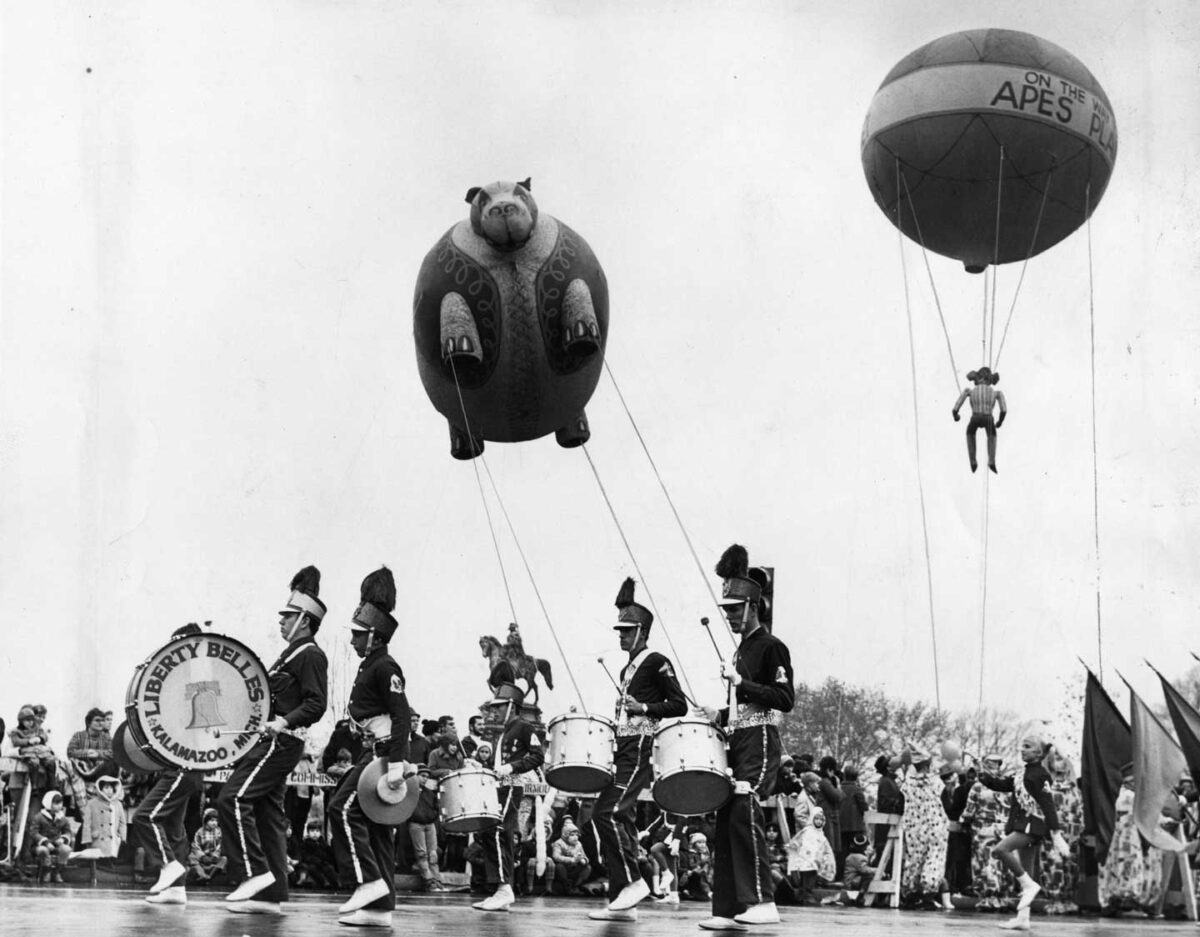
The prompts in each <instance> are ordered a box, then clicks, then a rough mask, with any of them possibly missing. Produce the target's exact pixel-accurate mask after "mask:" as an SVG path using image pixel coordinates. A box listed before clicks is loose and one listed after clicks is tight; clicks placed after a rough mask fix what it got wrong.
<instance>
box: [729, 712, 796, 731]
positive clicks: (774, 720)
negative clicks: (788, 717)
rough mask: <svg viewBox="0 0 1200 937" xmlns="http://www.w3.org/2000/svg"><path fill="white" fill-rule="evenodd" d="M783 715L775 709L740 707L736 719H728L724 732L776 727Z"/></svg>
mask: <svg viewBox="0 0 1200 937" xmlns="http://www.w3.org/2000/svg"><path fill="white" fill-rule="evenodd" d="M782 717H783V714H782V713H781V712H779V710H777V709H747V708H746V707H742V709H741V711H740V712H739V713H738V714H737V718H735V719H730V720H729V724H728V725H727V726H725V731H726V732H736V731H737V730H738V729H750V728H753V727H755V726H777V725H779V722H780V720H781V719H782Z"/></svg>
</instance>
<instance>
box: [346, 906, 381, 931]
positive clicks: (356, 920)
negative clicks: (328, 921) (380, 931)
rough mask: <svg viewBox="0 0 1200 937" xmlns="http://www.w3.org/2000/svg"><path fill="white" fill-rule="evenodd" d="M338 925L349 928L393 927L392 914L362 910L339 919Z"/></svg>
mask: <svg viewBox="0 0 1200 937" xmlns="http://www.w3.org/2000/svg"><path fill="white" fill-rule="evenodd" d="M338 923H339V924H345V925H346V926H347V927H391V926H392V912H391V911H368V910H366V909H365V908H361V909H359V910H358V911H352V912H351V913H350V914H343V915H342V916H341V917H339V918H338Z"/></svg>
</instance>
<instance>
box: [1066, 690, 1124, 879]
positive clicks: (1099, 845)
mask: <svg viewBox="0 0 1200 937" xmlns="http://www.w3.org/2000/svg"><path fill="white" fill-rule="evenodd" d="M1084 699H1085V702H1084V708H1083V753H1082V756H1081V757H1080V761H1079V768H1080V774H1081V775H1082V777H1081V778H1080V780H1081V781H1082V782H1083V783H1082V784H1081V793H1082V795H1083V830H1084V832H1085V833H1088V834H1090V835H1091V836H1093V837H1095V841H1096V847H1095V848H1096V861H1097V862H1099V863H1100V864H1101V865H1104V863H1105V860H1107V859H1108V846H1109V844H1110V843H1111V842H1112V838H1113V828H1114V827H1115V826H1116V822H1117V795H1118V794H1120V793H1121V769H1122V768H1123V767H1124V766H1125V765H1127V764H1129V762H1130V761H1132V760H1133V736H1132V734H1131V733H1130V731H1129V723H1127V722H1126V721H1125V717H1124V716H1122V715H1121V711H1120V710H1119V709H1117V707H1116V704H1115V703H1113V701H1112V699H1111V698H1110V697H1109V695H1108V694H1107V693H1105V692H1104V687H1103V686H1101V684H1100V681H1099V680H1097V679H1096V675H1095V674H1094V673H1092V672H1091V671H1090V670H1089V671H1088V680H1087V692H1086V694H1085V697H1084Z"/></svg>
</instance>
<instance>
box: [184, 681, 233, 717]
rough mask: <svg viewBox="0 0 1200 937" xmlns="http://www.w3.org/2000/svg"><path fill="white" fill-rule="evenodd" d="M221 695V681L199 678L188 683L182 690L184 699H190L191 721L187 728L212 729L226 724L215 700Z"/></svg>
mask: <svg viewBox="0 0 1200 937" xmlns="http://www.w3.org/2000/svg"><path fill="white" fill-rule="evenodd" d="M220 696H221V681H219V680H201V681H199V682H198V683H189V684H187V687H186V689H185V691H184V699H190V700H191V701H192V721H191V722H190V723H188V726H187V728H189V729H213V728H217V727H219V726H223V725H227V723H226V722H225V720H224V719H222V718H221V711H220V710H219V709H218V708H217V701H218V699H219V698H220Z"/></svg>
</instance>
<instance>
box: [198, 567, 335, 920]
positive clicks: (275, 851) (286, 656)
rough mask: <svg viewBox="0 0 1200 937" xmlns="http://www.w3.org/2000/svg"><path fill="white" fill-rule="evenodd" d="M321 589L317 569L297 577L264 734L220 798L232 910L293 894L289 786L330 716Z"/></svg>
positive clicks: (268, 908)
mask: <svg viewBox="0 0 1200 937" xmlns="http://www.w3.org/2000/svg"><path fill="white" fill-rule="evenodd" d="M320 587H321V573H320V570H318V569H317V568H316V567H315V566H306V567H305V568H304V569H302V570H300V572H298V573H296V575H295V576H294V577H293V579H292V582H291V586H290V589H291V595H290V597H289V598H288V601H287V604H286V606H285V607H284V608H283V609H281V610H280V612H279V633H280V635H281V636H282V637H283V639H284V641H286V642H287V647H286V648H285V649H284V651H283V653H282V654H280V655H279V659H278V660H277V661H275V663H274V664H273V665H272V666H271V669H270V670H269V671H268V672H267V675H268V677H269V678H270V691H271V713H270V720H269V721H268V722H267V723H266V724H265V725H264V726H263V736H262V738H261V739H259V741H258V742H257V743H256V744H255V745H254V746H253V747H252V748H251V749H250V750H249V751H247V752H246V754H245V755H243V756H242V758H241V759H240V760H239V761H238V763H237V764H236V765H234V768H233V774H231V775H230V777H229V780H228V781H226V782H225V785H224V786H223V787H222V788H221V793H220V796H219V797H218V798H217V817H218V819H219V820H220V824H221V842H222V848H223V850H224V852H225V854H226V855H227V856H228V857H229V865H228V873H229V875H230V876H231V877H233V878H234V880H235V881H236V880H237V879H239V878H240V879H241V884H239V885H238V886H237V887H236V888H235V889H234V890H233V891H232V892H230V893H229V894H228V895H226V896H225V901H226V902H227V904H226V907H227V908H228V909H229V910H230V911H235V912H239V913H242V914H264V913H268V912H278V911H279V910H280V908H279V902H281V901H287V898H288V881H287V879H288V866H287V817H286V815H285V814H284V810H283V795H284V790H285V788H286V787H287V778H288V775H289V774H291V772H292V770H293V769H294V768H295V767H296V764H297V763H298V762H299V761H300V758H301V756H302V755H303V754H304V738H305V735H306V732H305V730H306V729H307V728H308V727H309V726H311V725H313V724H314V723H315V722H317V721H318V720H319V719H320V718H321V717H322V716H323V715H324V714H325V707H326V704H327V699H328V682H329V676H328V675H329V662H328V660H327V659H326V657H325V652H324V651H322V650H321V649H320V648H319V647H318V646H317V643H316V642H315V641H314V640H313V635H315V634H316V633H317V630H318V629H319V628H320V627H321V620H322V619H323V618H324V617H325V603H324V602H322V601H321V600H320V599H319V598H317V596H318V594H319V590H320ZM251 899H256V900H251Z"/></svg>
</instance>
